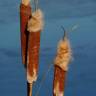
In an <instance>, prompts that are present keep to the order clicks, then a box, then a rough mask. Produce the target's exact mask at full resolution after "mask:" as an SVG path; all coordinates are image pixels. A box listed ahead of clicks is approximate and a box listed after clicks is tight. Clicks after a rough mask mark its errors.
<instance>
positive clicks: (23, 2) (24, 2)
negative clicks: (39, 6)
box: [21, 0, 30, 6]
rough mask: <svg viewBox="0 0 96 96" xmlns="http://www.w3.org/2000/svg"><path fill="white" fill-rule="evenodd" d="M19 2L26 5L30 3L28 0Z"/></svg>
mask: <svg viewBox="0 0 96 96" xmlns="http://www.w3.org/2000/svg"><path fill="white" fill-rule="evenodd" d="M21 3H22V4H24V5H25V6H27V5H28V4H29V3H30V0H22V1H21Z"/></svg>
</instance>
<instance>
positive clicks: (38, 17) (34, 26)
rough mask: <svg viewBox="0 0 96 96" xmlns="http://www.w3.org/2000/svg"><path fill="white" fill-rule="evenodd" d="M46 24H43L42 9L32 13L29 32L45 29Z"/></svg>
mask: <svg viewBox="0 0 96 96" xmlns="http://www.w3.org/2000/svg"><path fill="white" fill-rule="evenodd" d="M43 26H44V22H43V13H42V11H41V10H40V9H38V10H37V11H35V12H33V13H32V18H31V19H30V20H29V21H28V28H27V30H28V31H29V32H37V31H41V30H42V29H43Z"/></svg>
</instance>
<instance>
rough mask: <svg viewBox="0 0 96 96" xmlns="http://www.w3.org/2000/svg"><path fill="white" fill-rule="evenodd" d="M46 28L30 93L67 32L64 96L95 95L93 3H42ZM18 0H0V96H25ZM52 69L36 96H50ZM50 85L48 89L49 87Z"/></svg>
mask: <svg viewBox="0 0 96 96" xmlns="http://www.w3.org/2000/svg"><path fill="white" fill-rule="evenodd" d="M39 2H40V7H41V9H42V10H43V12H44V18H45V27H44V30H43V32H42V34H41V50H40V71H39V72H40V73H39V78H38V80H37V83H36V84H35V87H34V92H33V94H35V93H36V91H37V90H38V88H37V87H38V86H39V84H40V82H41V79H42V75H43V72H45V71H46V70H47V67H48V65H49V64H51V63H52V62H53V59H54V56H55V54H56V53H55V52H56V46H57V43H58V41H59V40H60V38H61V37H62V35H63V32H62V29H61V27H60V26H61V25H63V26H64V27H65V29H66V30H70V28H71V27H72V26H73V25H74V24H76V25H78V28H77V29H76V30H74V31H73V32H68V37H69V39H70V42H71V45H72V50H73V58H74V60H73V61H72V64H70V65H69V72H68V75H67V82H66V89H65V96H90V95H92V94H94V96H95V95H96V76H95V75H96V70H95V69H96V59H95V57H96V10H95V9H96V0H41V1H39ZM19 3H20V1H19V0H10V1H9V0H1V1H0V96H26V75H25V70H24V68H23V65H22V63H21V49H20V24H19V5H20V4H19ZM52 79H53V66H52V67H51V68H50V72H49V74H48V75H47V76H46V79H45V81H44V84H43V85H42V88H41V89H40V95H39V96H52ZM49 84H50V86H49Z"/></svg>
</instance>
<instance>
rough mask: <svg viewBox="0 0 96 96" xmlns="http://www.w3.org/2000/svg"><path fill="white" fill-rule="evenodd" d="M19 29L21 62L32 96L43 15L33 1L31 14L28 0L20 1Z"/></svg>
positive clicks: (29, 94)
mask: <svg viewBox="0 0 96 96" xmlns="http://www.w3.org/2000/svg"><path fill="white" fill-rule="evenodd" d="M20 25H21V26H20V28H21V49H22V61H23V64H24V65H25V69H26V75H27V89H28V90H27V91H28V94H27V95H28V96H32V85H33V83H34V82H36V80H37V77H38V66H39V65H38V64H39V50H40V33H41V31H42V29H43V13H42V11H41V10H40V9H39V8H38V1H37V0H35V10H34V12H32V8H31V4H30V0H22V1H21V4H20Z"/></svg>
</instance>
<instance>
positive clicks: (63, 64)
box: [54, 38, 72, 71]
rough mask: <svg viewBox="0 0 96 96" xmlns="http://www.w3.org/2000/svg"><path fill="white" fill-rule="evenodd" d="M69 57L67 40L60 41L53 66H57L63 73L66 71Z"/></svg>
mask: <svg viewBox="0 0 96 96" xmlns="http://www.w3.org/2000/svg"><path fill="white" fill-rule="evenodd" d="M71 56H72V54H71V48H70V43H69V41H68V39H67V38H65V39H64V40H60V42H59V44H58V48H57V55H56V58H55V61H54V64H56V65H58V66H59V67H60V68H62V69H63V70H64V71H67V70H68V64H69V62H70V60H71Z"/></svg>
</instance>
